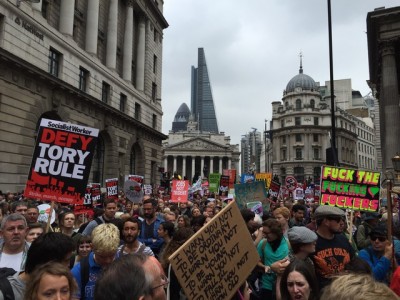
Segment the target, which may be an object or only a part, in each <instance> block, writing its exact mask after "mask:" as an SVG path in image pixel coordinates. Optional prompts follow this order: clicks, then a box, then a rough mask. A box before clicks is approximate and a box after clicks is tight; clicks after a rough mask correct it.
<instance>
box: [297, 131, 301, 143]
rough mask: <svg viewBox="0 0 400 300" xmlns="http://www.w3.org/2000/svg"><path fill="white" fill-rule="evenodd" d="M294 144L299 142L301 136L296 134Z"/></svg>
mask: <svg viewBox="0 0 400 300" xmlns="http://www.w3.org/2000/svg"><path fill="white" fill-rule="evenodd" d="M296 142H301V134H300V133H296Z"/></svg>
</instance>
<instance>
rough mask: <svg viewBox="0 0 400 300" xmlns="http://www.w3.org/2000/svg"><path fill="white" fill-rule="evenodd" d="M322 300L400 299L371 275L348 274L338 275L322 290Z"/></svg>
mask: <svg viewBox="0 0 400 300" xmlns="http://www.w3.org/2000/svg"><path fill="white" fill-rule="evenodd" d="M320 299H321V300H340V299H351V300H378V299H379V300H396V299H400V298H399V297H397V296H396V294H395V293H394V292H393V291H392V290H390V288H389V287H387V286H386V285H385V284H383V283H381V282H377V281H375V280H374V279H373V278H372V277H371V276H370V275H360V274H346V275H341V276H338V277H337V278H336V279H334V280H333V282H332V283H331V284H330V285H328V286H327V287H326V288H324V289H323V290H322V293H321V297H320Z"/></svg>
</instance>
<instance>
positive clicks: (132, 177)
mask: <svg viewBox="0 0 400 300" xmlns="http://www.w3.org/2000/svg"><path fill="white" fill-rule="evenodd" d="M126 180H131V181H136V182H138V183H140V187H142V186H143V181H144V176H140V175H125V181H126Z"/></svg>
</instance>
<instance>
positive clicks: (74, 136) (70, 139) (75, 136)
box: [65, 132, 84, 150]
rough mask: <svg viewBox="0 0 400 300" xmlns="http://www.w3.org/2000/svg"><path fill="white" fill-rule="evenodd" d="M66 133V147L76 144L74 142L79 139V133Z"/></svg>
mask: <svg viewBox="0 0 400 300" xmlns="http://www.w3.org/2000/svg"><path fill="white" fill-rule="evenodd" d="M66 134H68V136H67V142H66V144H65V145H66V146H67V147H71V145H74V144H76V142H77V141H78V140H79V134H75V133H70V132H69V133H66ZM83 150H84V149H83Z"/></svg>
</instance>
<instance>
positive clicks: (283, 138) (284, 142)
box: [282, 135, 286, 145]
mask: <svg viewBox="0 0 400 300" xmlns="http://www.w3.org/2000/svg"><path fill="white" fill-rule="evenodd" d="M282 144H283V145H285V144H286V135H284V136H283V137H282Z"/></svg>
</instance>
